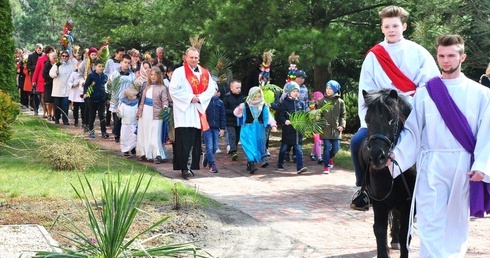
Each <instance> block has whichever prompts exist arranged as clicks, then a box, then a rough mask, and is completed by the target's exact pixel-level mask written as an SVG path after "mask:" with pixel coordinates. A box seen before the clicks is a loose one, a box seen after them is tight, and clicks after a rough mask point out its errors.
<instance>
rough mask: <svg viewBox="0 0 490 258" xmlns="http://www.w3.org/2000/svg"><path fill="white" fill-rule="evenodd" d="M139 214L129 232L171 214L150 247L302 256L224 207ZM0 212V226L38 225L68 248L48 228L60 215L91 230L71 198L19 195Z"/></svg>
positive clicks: (165, 208) (160, 208)
mask: <svg viewBox="0 0 490 258" xmlns="http://www.w3.org/2000/svg"><path fill="white" fill-rule="evenodd" d="M143 210H145V212H147V214H143V213H140V215H139V216H138V217H137V219H136V220H135V223H134V224H133V227H132V230H131V233H130V234H135V233H136V232H140V231H141V230H143V229H145V228H147V227H148V226H150V225H151V224H153V223H154V222H156V221H157V220H159V219H161V218H162V217H163V216H170V218H169V220H167V221H166V222H165V223H163V224H162V225H161V226H160V227H159V228H157V229H155V230H153V231H152V232H151V233H150V234H148V235H146V236H145V237H151V236H154V235H157V234H165V233H172V234H171V235H169V236H167V237H163V238H158V240H155V241H153V242H150V243H149V244H148V246H150V245H151V244H162V243H165V244H171V243H185V242H195V245H196V246H198V247H202V248H203V250H204V251H206V252H207V254H209V255H210V256H212V257H249V256H250V254H260V253H262V254H264V255H267V256H268V257H287V256H289V255H292V254H294V255H293V256H294V257H300V256H301V255H300V254H299V252H298V251H297V250H294V248H293V247H292V246H291V243H294V240H292V239H290V238H289V237H286V236H284V235H282V234H280V233H279V232H277V231H275V230H273V229H271V228H270V227H267V226H264V225H262V224H261V223H259V222H257V221H256V220H255V219H253V218H252V217H250V216H249V215H247V214H245V213H243V212H241V211H238V210H236V209H232V208H229V207H227V206H225V205H218V206H212V207H211V206H210V207H206V208H204V207H199V206H190V205H184V206H182V208H181V209H179V210H174V209H172V207H171V206H169V205H145V206H144V207H143ZM0 213H1V214H2V216H1V217H0V224H2V225H18V224H38V225H42V226H44V227H45V228H46V229H47V230H48V232H49V233H50V234H51V236H52V237H53V239H54V240H56V241H57V242H58V243H59V244H60V245H61V246H64V247H71V244H72V243H71V242H70V241H68V240H66V239H65V238H64V237H62V235H63V234H68V232H67V231H66V230H65V229H64V228H62V227H61V226H54V227H52V226H53V222H54V221H55V220H56V219H57V218H58V217H60V216H66V217H68V218H70V219H71V220H72V221H74V223H75V224H76V225H77V226H78V227H80V228H82V229H84V230H85V231H86V232H89V229H88V228H87V226H86V225H87V224H86V221H85V217H84V216H83V215H84V214H80V212H79V210H78V208H77V207H76V205H74V203H73V200H67V199H66V200H64V199H54V198H24V197H18V198H15V199H11V200H10V202H9V203H3V204H2V205H1V206H0ZM145 237H144V238H145ZM276 246H291V249H288V248H286V249H285V250H277V249H276V248H275V247H276ZM33 248H36V245H34V246H33ZM295 253H296V254H295ZM202 254H206V253H204V252H203V253H202Z"/></svg>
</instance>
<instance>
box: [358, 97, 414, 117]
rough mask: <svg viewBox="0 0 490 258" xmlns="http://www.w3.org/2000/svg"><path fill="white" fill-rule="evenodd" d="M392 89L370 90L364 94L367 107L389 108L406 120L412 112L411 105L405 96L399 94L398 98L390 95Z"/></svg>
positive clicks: (391, 112)
mask: <svg viewBox="0 0 490 258" xmlns="http://www.w3.org/2000/svg"><path fill="white" fill-rule="evenodd" d="M390 91H391V89H381V90H377V91H370V92H369V93H368V94H366V96H364V102H365V105H366V107H367V109H368V110H369V109H371V110H373V109H374V110H376V112H380V111H381V110H387V111H388V112H389V113H390V114H399V116H400V119H402V121H403V122H404V121H405V119H406V118H407V117H408V114H410V105H409V104H408V102H407V101H406V100H405V98H404V97H402V96H400V95H399V96H398V98H396V99H395V98H392V97H390Z"/></svg>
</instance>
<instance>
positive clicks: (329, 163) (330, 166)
mask: <svg viewBox="0 0 490 258" xmlns="http://www.w3.org/2000/svg"><path fill="white" fill-rule="evenodd" d="M328 167H329V168H333V158H331V159H329V160H328Z"/></svg>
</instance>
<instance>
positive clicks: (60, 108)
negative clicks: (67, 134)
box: [53, 97, 70, 124]
mask: <svg viewBox="0 0 490 258" xmlns="http://www.w3.org/2000/svg"><path fill="white" fill-rule="evenodd" d="M53 99H54V105H55V109H54V120H55V121H59V120H60V118H61V119H62V120H63V124H68V108H69V107H70V100H68V97H53Z"/></svg>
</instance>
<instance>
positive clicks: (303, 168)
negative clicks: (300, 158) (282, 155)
mask: <svg viewBox="0 0 490 258" xmlns="http://www.w3.org/2000/svg"><path fill="white" fill-rule="evenodd" d="M306 171H308V168H307V167H302V168H300V169H298V171H297V172H296V173H297V174H303V173H304V172H306Z"/></svg>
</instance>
